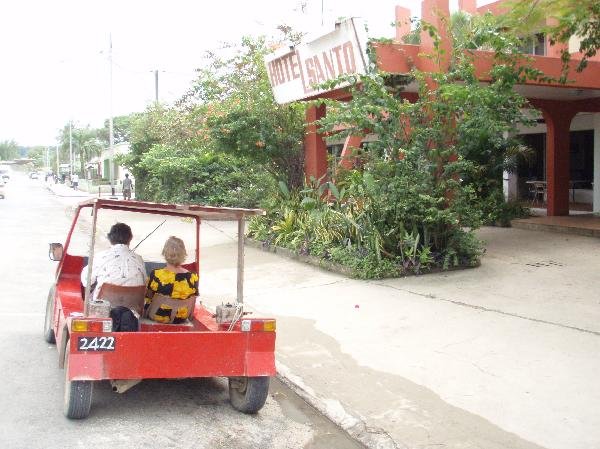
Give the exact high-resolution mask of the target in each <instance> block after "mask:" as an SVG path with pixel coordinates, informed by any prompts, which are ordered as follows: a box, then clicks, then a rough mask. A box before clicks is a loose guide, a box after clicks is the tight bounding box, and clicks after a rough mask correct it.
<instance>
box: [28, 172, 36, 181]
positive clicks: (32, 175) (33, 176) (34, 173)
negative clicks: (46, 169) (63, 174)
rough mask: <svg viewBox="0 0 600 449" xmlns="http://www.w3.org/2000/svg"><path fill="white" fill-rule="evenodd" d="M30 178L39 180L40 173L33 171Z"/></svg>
mask: <svg viewBox="0 0 600 449" xmlns="http://www.w3.org/2000/svg"><path fill="white" fill-rule="evenodd" d="M29 178H30V179H38V173H37V172H36V171H32V172H31V173H29Z"/></svg>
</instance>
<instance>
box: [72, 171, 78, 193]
mask: <svg viewBox="0 0 600 449" xmlns="http://www.w3.org/2000/svg"><path fill="white" fill-rule="evenodd" d="M71 187H73V189H75V190H77V188H78V187H79V175H78V174H77V173H73V174H72V175H71Z"/></svg>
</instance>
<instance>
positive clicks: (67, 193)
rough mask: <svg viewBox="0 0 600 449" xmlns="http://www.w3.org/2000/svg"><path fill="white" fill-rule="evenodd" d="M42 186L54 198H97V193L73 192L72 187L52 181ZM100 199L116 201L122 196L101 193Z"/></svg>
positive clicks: (119, 194) (79, 190) (120, 194)
mask: <svg viewBox="0 0 600 449" xmlns="http://www.w3.org/2000/svg"><path fill="white" fill-rule="evenodd" d="M44 186H45V187H46V188H47V189H48V190H50V191H51V192H52V193H53V194H55V195H56V196H61V197H81V198H82V200H83V199H85V198H95V197H98V193H97V192H95V193H90V192H87V191H85V190H81V189H78V190H75V189H73V188H72V187H70V186H68V185H67V184H61V183H57V184H55V183H54V182H52V181H48V182H45V183H44ZM101 197H102V198H118V199H123V194H122V193H117V194H116V195H114V196H113V195H111V193H110V192H102V194H101Z"/></svg>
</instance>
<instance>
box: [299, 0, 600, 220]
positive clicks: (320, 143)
mask: <svg viewBox="0 0 600 449" xmlns="http://www.w3.org/2000/svg"><path fill="white" fill-rule="evenodd" d="M505 3H506V2H505V1H498V2H495V3H492V4H489V5H486V6H481V7H477V6H476V1H475V0H459V8H460V10H462V11H465V12H467V13H470V14H473V15H474V14H481V13H484V12H486V11H491V12H493V13H501V12H502V7H503V4H505ZM421 11H422V15H421V17H422V19H424V20H425V21H427V22H429V23H431V24H433V25H434V26H436V28H437V29H438V30H440V34H441V38H442V46H443V47H444V49H445V50H446V54H447V55H448V54H450V51H451V45H450V40H449V38H448V36H447V35H446V34H445V32H444V27H443V26H442V24H441V19H440V16H445V17H449V15H450V9H449V2H448V0H423V2H422V5H421ZM409 16H410V11H409V10H408V9H406V8H402V7H400V6H398V7H396V22H397V23H398V24H399V25H398V27H397V30H396V40H395V41H394V42H392V43H385V44H383V43H378V44H376V54H377V63H378V65H379V67H380V68H381V69H383V70H385V71H386V72H390V73H397V74H404V73H408V72H410V70H411V68H412V67H416V68H418V69H419V70H422V71H426V72H435V71H442V70H445V69H446V68H447V64H448V58H446V59H445V60H442V61H440V62H439V64H438V63H437V62H435V61H433V60H431V59H428V58H424V57H423V56H421V54H423V53H425V54H427V53H432V52H433V40H432V38H431V37H430V36H429V35H428V34H427V33H422V35H421V43H420V44H419V45H408V44H404V43H402V41H401V38H402V37H403V36H404V35H406V34H407V33H409V32H410V25H409V22H408V19H409ZM528 42H529V43H530V44H531V48H530V49H529V48H528V49H526V51H527V52H528V53H531V57H532V58H533V59H534V63H533V64H534V67H536V68H538V69H540V70H541V71H543V72H544V73H545V74H547V75H550V76H554V77H557V78H558V76H559V75H560V72H561V68H562V62H561V59H560V52H561V50H562V48H563V47H561V46H558V45H556V46H552V45H550V43H549V41H548V39H547V38H546V37H545V36H544V35H542V34H538V35H535V36H532V38H531V40H530V41H528ZM576 49H577V46H576V45H574V46H573V47H572V48H570V50H573V51H574V53H572V61H571V67H572V70H571V72H570V74H569V79H570V80H572V82H571V83H568V84H560V83H540V82H528V83H526V84H522V85H519V86H518V87H517V91H518V92H519V93H520V94H522V95H523V96H524V97H526V98H527V99H528V100H529V103H530V104H531V105H532V106H533V107H534V108H536V109H538V110H539V111H540V112H541V115H542V117H543V119H540V120H539V121H538V125H537V126H536V127H535V128H531V129H521V130H520V134H523V138H524V140H525V141H526V143H527V144H528V145H529V146H531V147H532V148H534V150H536V152H537V154H538V158H537V160H536V162H535V164H533V165H532V166H527V167H520V169H519V171H518V172H517V173H515V174H513V175H508V174H507V176H505V193H506V195H507V197H512V198H517V197H524V196H526V195H527V193H528V192H527V191H526V189H527V184H526V181H527V180H530V179H533V178H535V179H538V180H540V181H544V185H545V188H546V192H545V195H544V196H545V201H546V205H547V214H548V215H549V216H555V215H568V214H569V207H570V205H572V204H573V203H575V202H577V203H587V204H589V205H590V208H593V211H594V212H600V55H597V56H596V57H594V58H592V60H590V62H589V64H588V67H587V68H586V69H585V70H584V71H583V72H581V73H577V72H576V71H575V70H574V68H575V66H576V65H577V63H578V59H580V55H579V54H578V53H576V52H575V51H576ZM476 53H477V57H476V58H475V61H476V63H475V67H476V73H477V76H478V77H479V79H481V80H482V81H485V80H487V79H489V69H490V68H491V65H492V63H493V62H492V55H491V54H490V53H489V52H486V51H476ZM290 68H291V66H290ZM290 73H292V74H293V73H294V72H293V71H291V72H290ZM413 90H416V89H413ZM349 95H350V94H349V93H348V91H347V90H346V89H344V88H341V89H337V90H334V91H330V92H326V93H319V94H316V95H313V96H310V95H309V96H305V97H304V98H305V99H311V98H312V99H314V98H322V97H328V98H337V99H348V98H349ZM402 95H403V96H405V97H407V98H408V99H410V98H411V97H412V98H414V96H416V95H417V93H416V91H413V92H411V89H410V87H409V88H408V89H407V90H406V91H405V92H404V93H403V94H402ZM324 114H326V108H325V106H324V105H322V106H319V107H310V108H309V109H308V110H307V113H306V121H307V123H312V122H314V121H315V120H316V119H319V118H320V117H323V116H324ZM360 142H361V139H360V138H358V137H349V138H347V139H346V141H345V142H344V148H343V150H342V154H344V153H348V152H349V149H350V148H353V147H354V148H356V147H358V146H359V145H360ZM305 164H306V165H305V171H306V174H307V176H314V177H315V178H316V179H319V178H321V177H322V176H324V175H326V173H327V169H328V167H327V145H326V142H325V139H324V136H323V135H321V134H319V132H318V129H316V127H315V125H309V126H308V133H307V135H306V138H305Z"/></svg>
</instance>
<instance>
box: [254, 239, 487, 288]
mask: <svg viewBox="0 0 600 449" xmlns="http://www.w3.org/2000/svg"><path fill="white" fill-rule="evenodd" d="M244 242H245V244H246V245H248V246H250V247H252V248H256V249H260V250H262V251H266V252H269V253H273V254H278V255H280V256H283V257H287V258H288V259H292V260H297V261H299V262H304V263H306V264H309V265H312V266H315V267H319V268H323V269H325V270H327V271H331V272H333V273H337V274H341V275H342V276H346V277H350V278H360V277H361V276H360V275H359V273H358V272H357V271H356V270H354V269H353V268H351V267H347V266H344V265H341V264H339V263H336V262H333V261H331V260H327V259H324V258H323V257H318V256H313V255H310V254H299V253H298V252H297V251H294V250H291V249H288V248H283V247H281V246H275V245H271V244H269V243H267V242H261V241H260V240H255V239H253V238H250V237H246V238H245V240H244ZM480 265H481V261H478V262H477V263H476V264H475V265H458V266H452V267H448V268H447V269H443V268H441V267H432V268H426V269H423V270H421V271H419V272H418V273H417V272H414V271H412V270H411V271H407V272H404V273H401V274H398V275H397V276H392V275H389V276H382V277H381V278H400V277H407V276H420V275H423V274H434V273H442V272H448V271H456V270H464V269H467V268H477V267H479V266H480Z"/></svg>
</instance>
